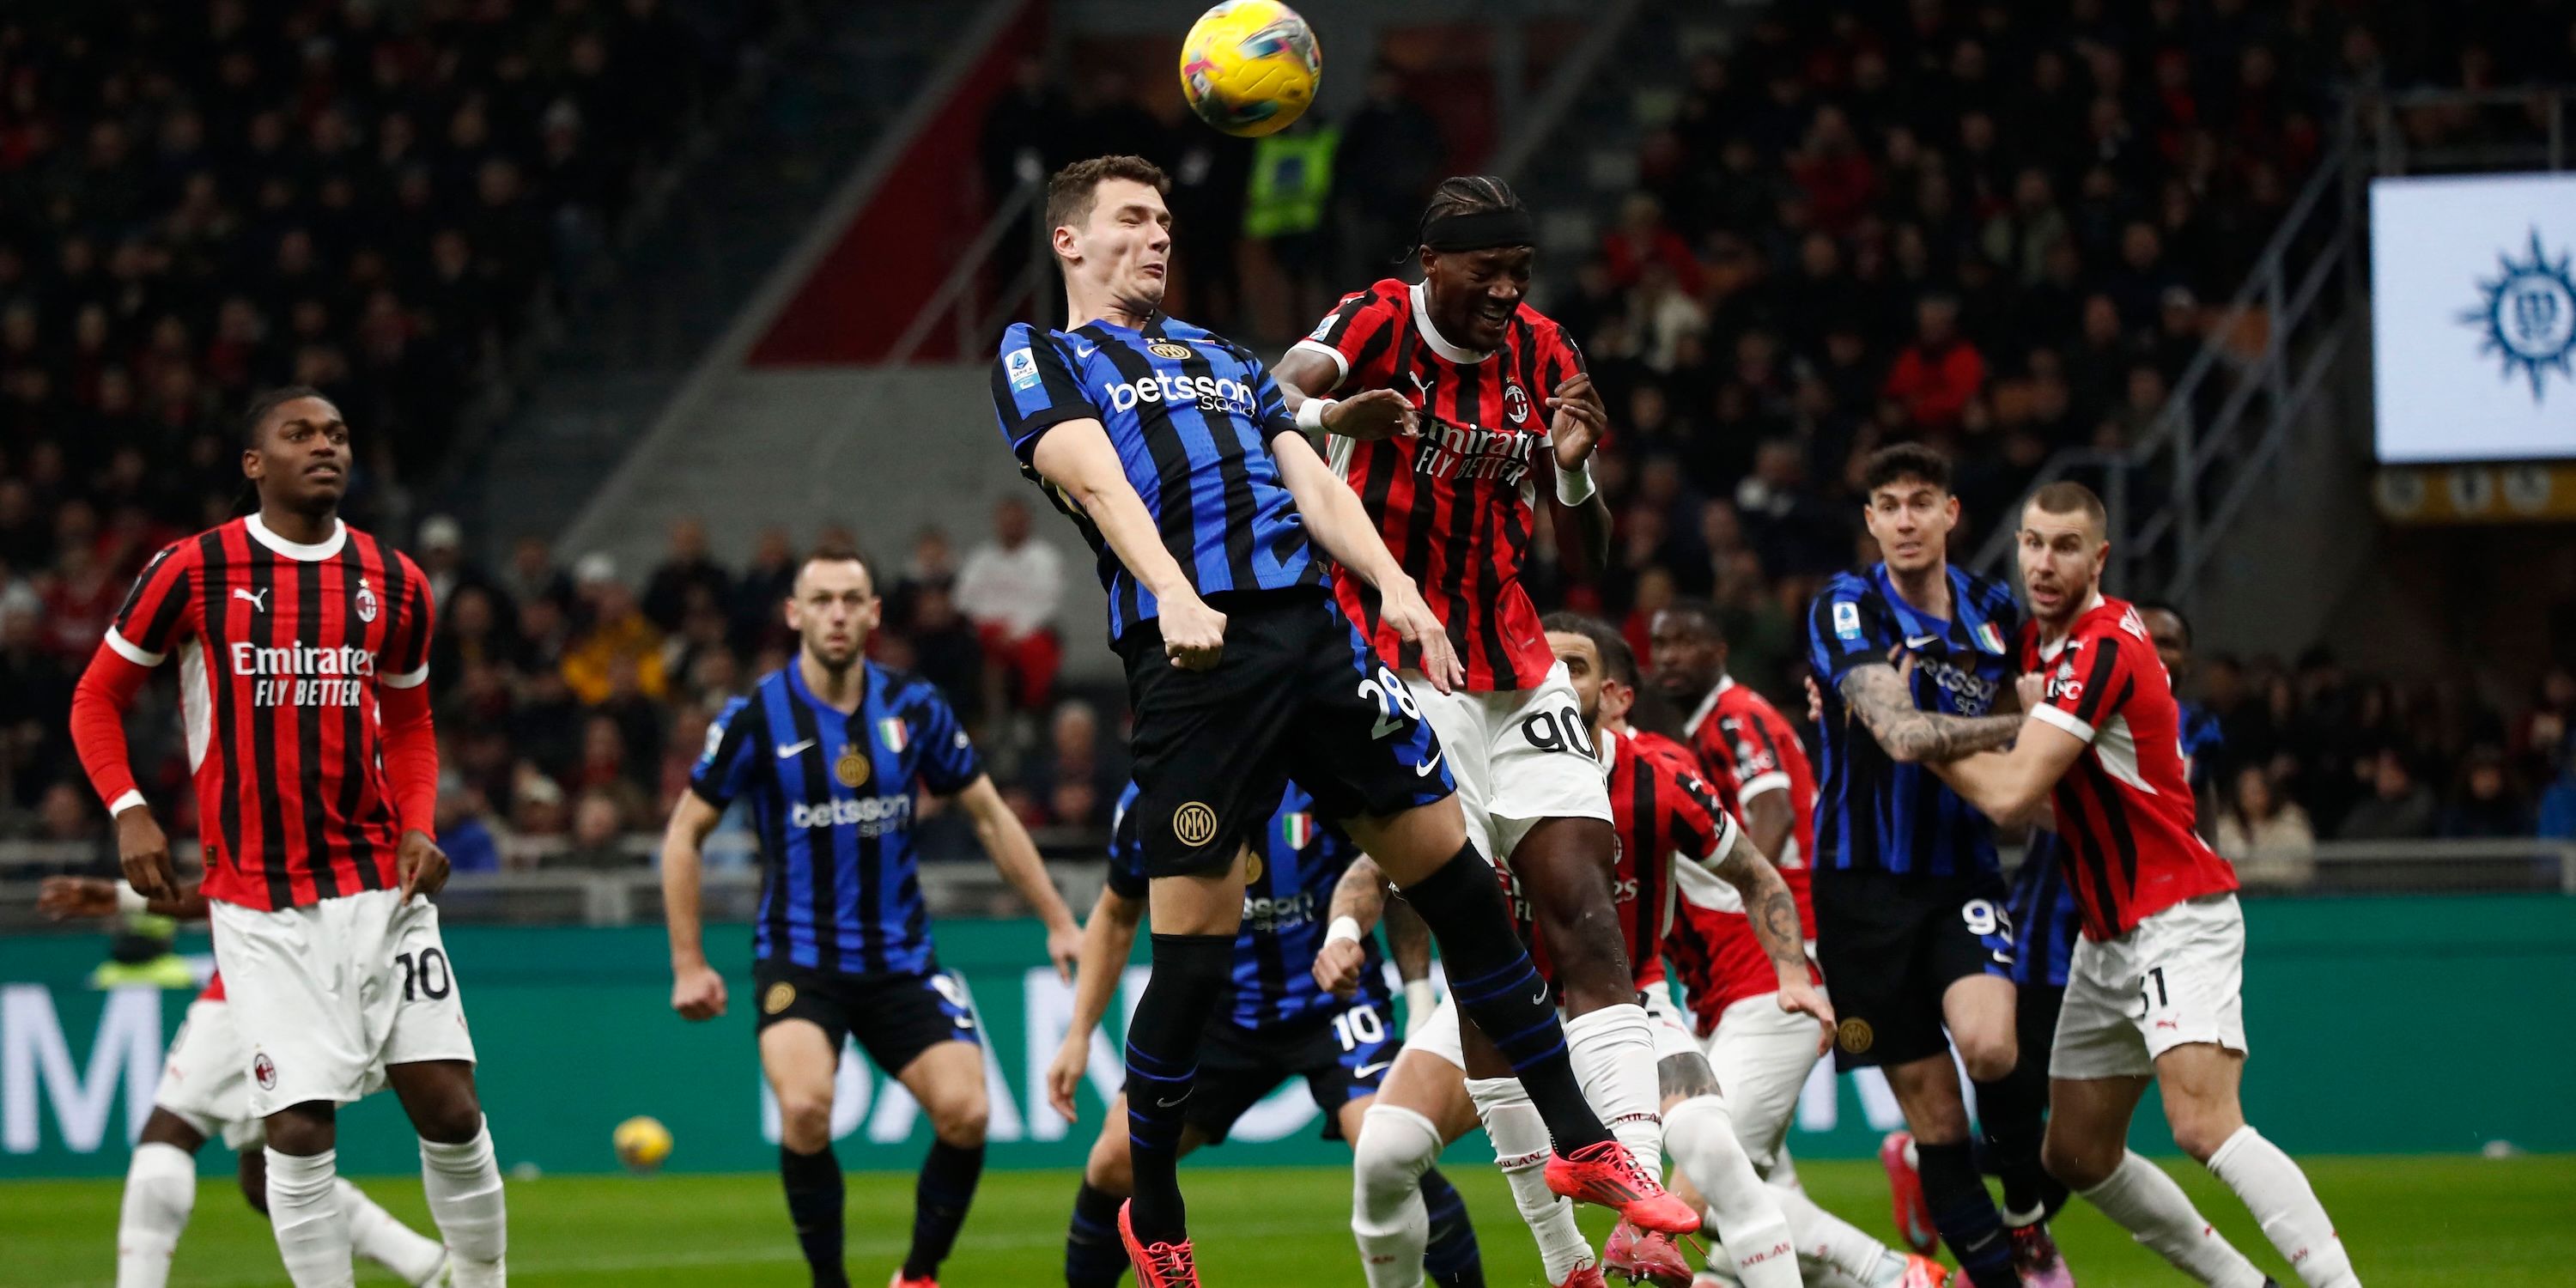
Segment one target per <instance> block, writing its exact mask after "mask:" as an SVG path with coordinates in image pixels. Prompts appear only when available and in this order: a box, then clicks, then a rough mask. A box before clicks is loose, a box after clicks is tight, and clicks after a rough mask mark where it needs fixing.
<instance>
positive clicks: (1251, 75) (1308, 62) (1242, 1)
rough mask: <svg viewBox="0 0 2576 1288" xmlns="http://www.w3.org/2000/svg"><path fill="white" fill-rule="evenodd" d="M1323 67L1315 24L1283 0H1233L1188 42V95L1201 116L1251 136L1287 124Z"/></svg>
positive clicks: (1310, 97)
mask: <svg viewBox="0 0 2576 1288" xmlns="http://www.w3.org/2000/svg"><path fill="white" fill-rule="evenodd" d="M1323 75H1324V56H1323V52H1322V51H1321V50H1320V49H1318V48H1317V47H1316V45H1315V32H1314V29H1313V28H1311V27H1308V26H1307V25H1306V20H1305V19H1303V18H1300V17H1298V16H1297V11H1296V10H1294V9H1291V8H1289V7H1288V6H1286V5H1284V4H1280V3H1278V0H1226V3H1224V4H1220V5H1218V6H1216V7H1215V8H1213V9H1210V10H1208V11H1207V12H1206V13H1203V14H1200V15H1199V20H1198V21H1197V22H1195V23H1193V24H1191V26H1190V34H1189V37H1188V38H1187V39H1185V40H1183V41H1182V42H1181V97H1183V98H1185V99H1187V100H1189V104H1190V110H1191V111H1193V112H1196V113H1198V117H1199V119H1200V120H1202V121H1205V122H1207V123H1208V124H1210V125H1213V126H1215V127H1216V128H1218V129H1220V130H1223V131H1225V132H1226V133H1228V134H1233V135H1239V136H1242V137H1244V138H1257V137H1259V136H1261V135H1264V134H1271V133H1275V132H1277V131H1279V130H1283V129H1286V128H1287V127H1288V123H1289V122H1291V121H1294V120H1296V119H1297V118H1298V117H1299V116H1300V115H1302V114H1304V112H1305V110H1306V105H1307V104H1308V103H1311V102H1313V101H1314V99H1315V82H1316V81H1318V80H1320V79H1322V78H1323Z"/></svg>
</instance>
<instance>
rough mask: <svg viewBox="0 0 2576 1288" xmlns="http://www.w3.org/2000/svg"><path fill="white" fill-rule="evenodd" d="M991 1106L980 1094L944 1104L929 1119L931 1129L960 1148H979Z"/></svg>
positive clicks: (940, 1137) (945, 1141)
mask: <svg viewBox="0 0 2576 1288" xmlns="http://www.w3.org/2000/svg"><path fill="white" fill-rule="evenodd" d="M992 1116H993V1111H992V1107H991V1106H989V1105H987V1104H985V1103H984V1098H983V1097H982V1096H976V1097H974V1098H973V1099H972V1100H971V1101H960V1102H958V1103H955V1104H951V1105H948V1106H945V1107H944V1108H943V1109H942V1111H941V1112H940V1113H939V1114H938V1115H937V1116H936V1117H934V1118H932V1119H931V1123H930V1127H931V1130H932V1131H934V1132H936V1133H938V1135H939V1139H940V1140H941V1141H942V1142H943V1143H945V1144H949V1145H954V1146H956V1147H958V1148H960V1149H979V1148H981V1147H982V1146H983V1144H984V1130H985V1128H986V1126H987V1125H988V1124H989V1123H990V1122H991V1120H992Z"/></svg>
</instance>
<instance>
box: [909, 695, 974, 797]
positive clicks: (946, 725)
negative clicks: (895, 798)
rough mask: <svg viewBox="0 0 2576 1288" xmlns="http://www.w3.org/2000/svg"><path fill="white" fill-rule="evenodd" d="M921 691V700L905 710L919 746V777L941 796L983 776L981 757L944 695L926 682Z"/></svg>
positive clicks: (951, 792) (949, 793)
mask: <svg viewBox="0 0 2576 1288" xmlns="http://www.w3.org/2000/svg"><path fill="white" fill-rule="evenodd" d="M920 693H921V701H920V704H919V705H918V706H916V707H914V708H913V709H912V710H911V711H910V712H908V713H907V714H908V715H909V717H910V719H911V720H912V722H913V729H912V737H913V738H914V739H915V740H916V743H917V745H918V746H919V747H920V748H921V781H922V784H923V785H924V786H926V787H928V788H929V789H930V790H931V791H933V792H935V793H937V794H939V795H941V796H954V795H956V794H957V793H959V792H962V791H964V790H966V789H967V788H968V787H971V786H973V785H974V783H975V780H976V779H978V778H981V777H983V776H984V758H983V757H982V756H979V755H977V754H975V741H974V740H973V739H971V738H968V737H967V736H966V726H965V725H963V724H960V723H959V722H958V720H957V712H956V710H955V709H953V708H951V707H950V706H949V705H948V699H947V697H946V696H945V695H943V694H941V693H940V692H939V690H938V689H936V688H934V687H932V686H931V685H929V684H926V683H925V684H923V685H922V686H921V688H920Z"/></svg>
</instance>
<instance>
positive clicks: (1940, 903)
mask: <svg viewBox="0 0 2576 1288" xmlns="http://www.w3.org/2000/svg"><path fill="white" fill-rule="evenodd" d="M1809 882H1810V887H1811V889H1812V892H1813V895H1814V899H1815V906H1816V958H1817V964H1818V965H1821V966H1823V967H1824V970H1825V987H1826V988H1828V989H1831V990H1832V991H1833V999H1834V1014H1835V1015H1837V1016H1839V1017H1841V1023H1840V1027H1839V1028H1837V1029H1836V1030H1835V1034H1834V1067H1836V1068H1838V1069H1843V1070H1846V1071H1848V1070H1851V1069H1859V1068H1865V1067H1868V1066H1871V1065H1879V1066H1886V1065H1898V1064H1909V1063H1911V1062H1913V1061H1916V1060H1920V1059H1923V1058H1924V1057H1926V1056H1935V1055H1939V1054H1941V1053H1942V1052H1944V1051H1946V1050H1948V1049H1949V1046H1950V1039H1949V1036H1948V1034H1947V1033H1946V1032H1945V1031H1944V1030H1943V1028H1942V1024H1941V995H1942V994H1943V993H1944V992H1946V991H1948V989H1949V987H1950V985H1952V984H1954V983H1956V982H1958V981H1959V980H1962V979H1965V978H1968V977H1969V976H1972V975H1992V976H1995V977H1996V978H1998V979H2010V978H2011V977H2012V964H2013V939H2012V921H2011V919H2010V917H2009V916H2008V915H2007V914H2006V913H2005V911H2004V883H2003V878H2001V877H1998V876H1992V875H1986V874H1979V875H1974V876H1948V877H1935V876H1896V875H1891V874H1889V873H1885V872H1877V871H1871V870H1868V869H1833V868H1818V869H1816V870H1815V871H1814V872H1813V873H1812V874H1811V875H1810V877H1809Z"/></svg>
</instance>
